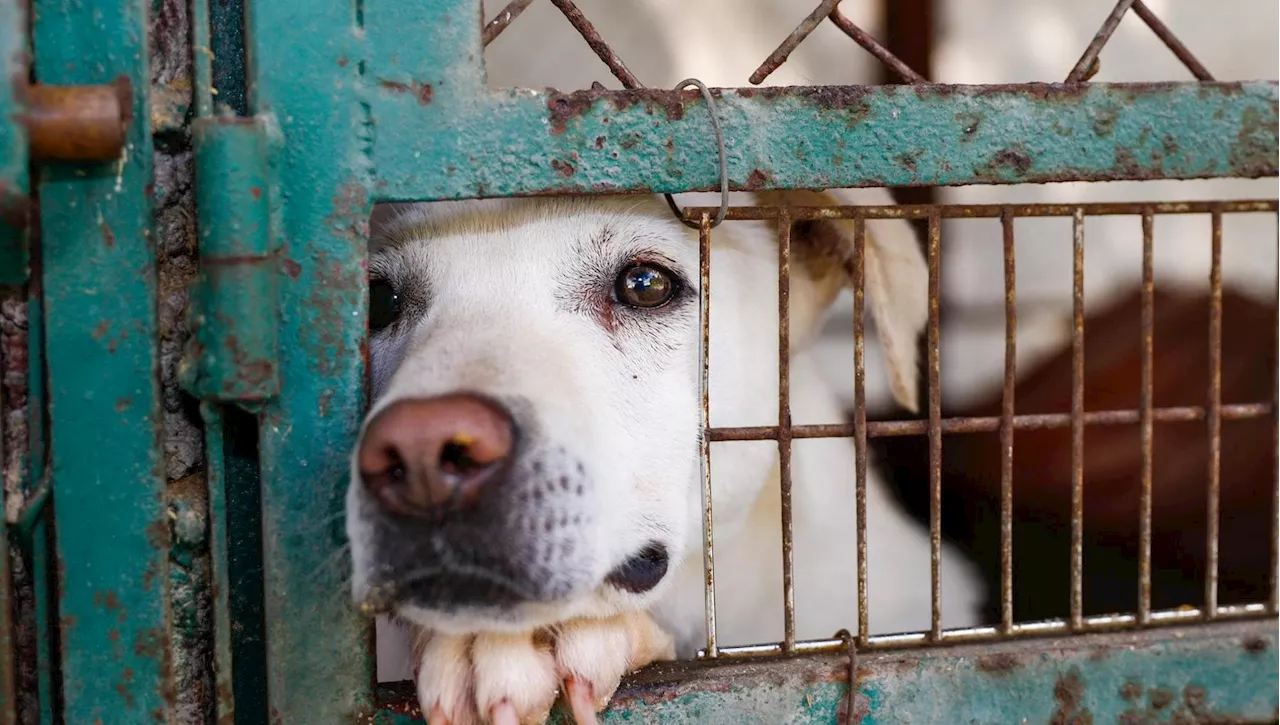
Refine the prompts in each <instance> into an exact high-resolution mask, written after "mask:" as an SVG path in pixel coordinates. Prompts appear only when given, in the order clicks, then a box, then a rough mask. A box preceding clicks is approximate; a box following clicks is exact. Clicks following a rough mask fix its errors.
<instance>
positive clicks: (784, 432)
mask: <svg viewBox="0 0 1280 725" xmlns="http://www.w3.org/2000/svg"><path fill="white" fill-rule="evenodd" d="M778 477H779V483H780V487H781V490H782V628H783V640H782V651H783V652H785V653H787V654H790V653H791V652H792V651H793V650H794V649H795V646H796V591H795V558H794V551H793V550H792V544H793V542H792V528H791V217H790V216H788V215H787V212H786V211H785V210H784V211H783V213H782V214H780V215H779V216H778Z"/></svg>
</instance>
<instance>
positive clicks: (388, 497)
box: [358, 393, 515, 518]
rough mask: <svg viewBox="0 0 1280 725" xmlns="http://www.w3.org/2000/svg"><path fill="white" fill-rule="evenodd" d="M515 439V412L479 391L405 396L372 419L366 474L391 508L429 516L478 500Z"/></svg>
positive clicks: (363, 460)
mask: <svg viewBox="0 0 1280 725" xmlns="http://www.w3.org/2000/svg"><path fill="white" fill-rule="evenodd" d="M514 443H515V424H514V422H513V420H512V417H511V414H510V413H509V412H508V411H507V410H506V408H505V407H503V406H501V405H499V404H498V403H496V402H493V401H490V400H487V399H485V398H482V397H480V396H477V395H470V394H463V393H458V394H452V395H443V396H438V397H434V398H410V399H405V400H399V401H396V402H394V403H392V404H391V405H389V406H387V407H386V408H385V409H383V410H382V411H381V412H379V413H378V414H377V415H376V416H375V417H374V419H373V420H371V421H370V422H369V426H368V428H367V429H366V430H365V433H364V436H363V438H362V439H361V441H360V447H359V452H358V463H359V469H360V478H361V480H362V482H363V483H364V485H365V486H366V487H367V488H368V489H369V491H370V493H372V494H373V496H374V498H375V499H376V500H377V501H378V503H379V504H380V505H381V506H382V507H383V508H384V509H386V510H387V511H389V512H392V513H395V514H399V515H402V516H413V517H419V518H431V517H435V516H438V515H440V514H441V513H443V512H446V511H448V510H452V509H458V508H465V507H468V506H470V505H472V504H473V503H475V501H476V499H477V498H478V497H479V495H480V492H481V490H482V489H483V488H484V487H485V485H486V484H488V483H490V482H492V481H493V480H495V479H497V478H499V477H500V476H501V475H502V473H503V470H504V469H505V468H506V464H507V462H508V461H509V460H510V457H511V452H512V449H513V447H514Z"/></svg>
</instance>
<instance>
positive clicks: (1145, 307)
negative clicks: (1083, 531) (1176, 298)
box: [1137, 212, 1156, 625]
mask: <svg viewBox="0 0 1280 725" xmlns="http://www.w3.org/2000/svg"><path fill="white" fill-rule="evenodd" d="M1154 226H1155V217H1154V216H1153V215H1152V214H1151V212H1144V213H1143V214H1142V303H1141V304H1142V311H1141V315H1142V323H1141V325H1142V330H1141V333H1140V334H1141V339H1140V349H1141V350H1142V372H1141V375H1142V381H1141V388H1140V389H1139V391H1138V428H1139V446H1140V451H1139V453H1140V456H1141V467H1140V472H1139V475H1140V489H1139V495H1138V611H1137V617H1138V624H1139V625H1146V624H1148V623H1149V622H1150V620H1151V493H1152V492H1151V487H1152V472H1151V470H1152V465H1153V461H1152V441H1153V438H1154V436H1155V428H1154V425H1153V421H1152V420H1151V411H1152V410H1153V408H1154V407H1155V404H1154V402H1153V398H1154V396H1155V294H1156V281H1155V261H1154V256H1155V249H1154V248H1155V240H1154V234H1155V231H1154Z"/></svg>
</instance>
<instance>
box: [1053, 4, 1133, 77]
mask: <svg viewBox="0 0 1280 725" xmlns="http://www.w3.org/2000/svg"><path fill="white" fill-rule="evenodd" d="M1134 2H1135V0H1119V2H1117V3H1116V4H1115V7H1113V8H1112V9H1111V13H1110V14H1109V15H1107V19H1106V20H1104V21H1103V23H1102V27H1101V28H1099V29H1098V32H1097V33H1095V34H1094V36H1093V40H1092V41H1090V42H1089V46H1088V47H1087V48H1085V50H1084V54H1083V55H1081V56H1080V60H1078V61H1076V64H1075V67H1073V68H1072V69H1071V72H1070V73H1068V74H1067V83H1083V82H1084V81H1087V80H1089V79H1090V78H1091V77H1093V75H1094V74H1095V73H1097V72H1098V54H1099V53H1101V52H1102V48H1103V46H1105V45H1106V44H1107V41H1108V40H1111V34H1112V33H1114V32H1115V31H1116V28H1117V27H1119V25H1120V21H1121V20H1122V19H1123V18H1124V14H1125V13H1127V12H1129V8H1130V7H1131V6H1132V5H1133V3H1134Z"/></svg>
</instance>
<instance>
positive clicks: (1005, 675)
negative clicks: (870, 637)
mask: <svg viewBox="0 0 1280 725" xmlns="http://www.w3.org/2000/svg"><path fill="white" fill-rule="evenodd" d="M1049 634H1060V633H1057V632H1054V633H1048V632H1046V633H1044V635H1049ZM1044 635H1042V636H1041V638H1040V639H1038V640H1022V641H1016V642H991V643H965V644H960V645H959V646H956V647H948V648H945V649H938V650H935V651H933V652H929V653H927V654H926V653H921V652H916V651H878V652H871V653H860V655H859V657H858V666H857V671H856V676H857V683H858V687H857V691H856V692H854V693H853V701H854V705H855V707H854V709H853V711H852V712H849V711H848V709H847V708H848V702H849V699H850V698H849V695H850V693H849V689H848V686H849V654H848V652H847V651H845V650H844V649H835V650H831V651H828V652H825V653H821V652H810V653H806V655H807V656H803V657H792V658H788V659H784V660H781V661H765V662H760V661H742V660H738V661H733V660H729V661H719V662H714V663H712V662H674V663H669V664H663V665H657V666H652V667H650V668H647V669H645V670H643V671H641V672H639V673H636V674H635V675H633V676H631V677H629V678H627V681H626V682H624V683H623V686H622V688H621V689H620V690H619V692H618V694H617V695H616V696H615V697H614V698H613V702H612V704H611V706H610V709H609V710H607V711H605V712H604V713H602V715H601V721H602V722H604V723H625V722H660V723H672V724H673V725H684V724H686V723H688V724H690V725H691V724H692V723H699V724H705V725H730V724H732V725H737V724H738V723H742V722H767V723H775V722H791V723H809V724H812V725H817V723H832V722H859V720H861V721H862V722H868V723H870V722H913V723H934V722H951V721H953V720H958V719H959V717H958V716H959V715H960V714H961V713H963V714H964V715H965V716H966V717H965V718H964V719H965V721H969V720H972V721H973V722H1001V723H1003V722H1020V721H1022V720H1024V719H1025V720H1026V721H1028V722H1063V723H1067V722H1072V723H1084V722H1098V723H1102V722H1108V723H1110V722H1168V721H1170V720H1169V718H1170V717H1172V721H1174V722H1183V721H1186V722H1191V721H1193V720H1194V721H1197V722H1215V723H1228V722H1230V723H1240V724H1241V725H1244V724H1246V723H1248V724H1251V725H1252V724H1258V725H1261V724H1262V723H1270V722H1275V708H1276V704H1277V701H1276V698H1277V695H1276V688H1275V687H1274V683H1275V680H1276V677H1277V676H1278V674H1280V673H1278V671H1277V662H1276V657H1275V650H1276V646H1277V641H1276V640H1277V637H1276V631H1275V626H1274V623H1273V622H1270V621H1255V622H1217V623H1213V624H1208V625H1199V626H1191V627H1178V628H1172V629H1170V630H1168V631H1167V632H1166V633H1165V634H1164V636H1160V637H1153V636H1152V634H1151V633H1148V632H1126V631H1119V632H1098V633H1091V634H1088V635H1085V636H1070V637H1050V636H1044ZM838 642H839V643H840V646H841V647H843V646H844V644H845V643H844V642H843V641H838ZM1139 673H1140V674H1141V677H1142V680H1141V683H1140V684H1139V685H1137V686H1135V682H1134V677H1135V674H1139ZM387 693H388V697H387V701H388V704H387V705H386V706H385V707H384V708H383V709H382V710H381V712H380V713H379V714H378V716H377V718H376V719H375V720H374V722H376V723H378V724H379V725H409V724H410V723H421V718H422V713H421V711H420V709H419V708H418V707H417V706H416V704H415V703H414V702H413V699H414V698H413V695H412V692H411V690H410V689H409V688H405V687H398V688H396V689H394V690H391V688H388V689H387ZM1166 698H1167V702H1165V704H1164V705H1162V706H1161V707H1159V708H1157V707H1154V706H1152V705H1151V704H1150V703H1151V702H1152V701H1153V700H1158V701H1163V700H1165V699H1166ZM845 718H847V719H845ZM557 721H560V720H557Z"/></svg>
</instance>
